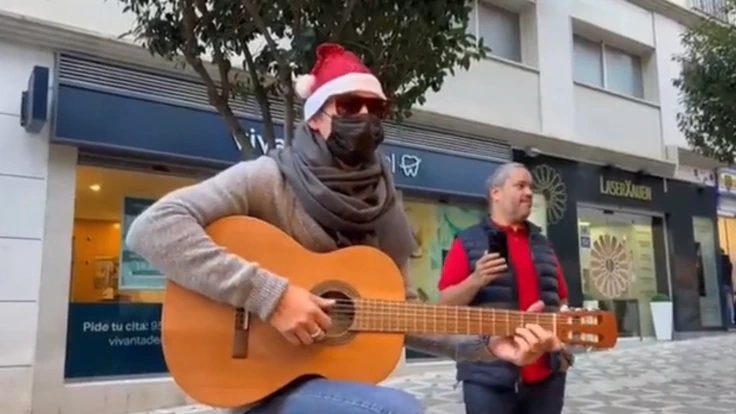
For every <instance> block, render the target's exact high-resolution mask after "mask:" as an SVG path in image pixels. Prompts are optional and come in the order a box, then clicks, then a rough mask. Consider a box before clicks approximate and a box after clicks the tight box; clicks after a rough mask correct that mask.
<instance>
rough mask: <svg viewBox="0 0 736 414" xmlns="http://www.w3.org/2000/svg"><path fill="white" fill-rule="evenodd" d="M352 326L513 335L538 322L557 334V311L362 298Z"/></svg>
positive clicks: (412, 331) (370, 329)
mask: <svg viewBox="0 0 736 414" xmlns="http://www.w3.org/2000/svg"><path fill="white" fill-rule="evenodd" d="M354 315H355V319H354V322H353V325H352V329H353V330H355V331H363V332H394V333H405V334H443V335H493V336H506V335H513V334H514V331H515V330H516V328H518V327H521V326H524V325H526V324H537V325H540V326H541V327H543V328H545V329H547V330H550V331H552V332H555V334H557V329H556V328H557V315H555V314H549V313H526V312H519V311H509V310H503V309H493V308H477V307H466V306H442V305H430V304H424V303H404V302H392V301H383V300H371V299H359V300H357V301H356V302H355V314H354Z"/></svg>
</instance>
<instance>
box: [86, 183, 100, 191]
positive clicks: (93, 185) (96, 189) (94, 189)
mask: <svg viewBox="0 0 736 414" xmlns="http://www.w3.org/2000/svg"><path fill="white" fill-rule="evenodd" d="M100 188H101V187H100V185H99V184H92V185H91V186H89V189H90V190H92V191H95V192H96V191H100Z"/></svg>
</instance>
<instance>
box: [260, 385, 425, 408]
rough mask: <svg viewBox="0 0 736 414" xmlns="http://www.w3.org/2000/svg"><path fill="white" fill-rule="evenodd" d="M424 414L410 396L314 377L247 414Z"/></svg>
mask: <svg viewBox="0 0 736 414" xmlns="http://www.w3.org/2000/svg"><path fill="white" fill-rule="evenodd" d="M331 413H335V414H337V413H340V414H423V413H424V408H423V407H422V404H421V403H420V402H419V400H417V399H416V398H414V397H412V396H411V395H410V394H408V393H406V392H404V391H400V390H397V389H393V388H386V387H379V386H376V385H367V384H361V383H357V382H347V381H332V380H327V379H324V378H313V379H309V380H306V381H300V382H298V383H296V384H294V385H291V386H287V387H286V388H285V389H283V390H281V391H279V392H277V393H276V394H274V395H272V396H271V397H269V398H268V399H267V400H266V401H263V402H262V403H260V404H258V405H257V406H256V407H255V408H252V409H250V410H249V411H248V412H247V414H331Z"/></svg>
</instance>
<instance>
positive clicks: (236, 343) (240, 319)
mask: <svg viewBox="0 0 736 414" xmlns="http://www.w3.org/2000/svg"><path fill="white" fill-rule="evenodd" d="M248 317H249V313H248V312H246V311H245V309H243V308H237V309H235V324H234V326H233V334H234V335H233V352H232V356H233V358H234V359H245V358H248Z"/></svg>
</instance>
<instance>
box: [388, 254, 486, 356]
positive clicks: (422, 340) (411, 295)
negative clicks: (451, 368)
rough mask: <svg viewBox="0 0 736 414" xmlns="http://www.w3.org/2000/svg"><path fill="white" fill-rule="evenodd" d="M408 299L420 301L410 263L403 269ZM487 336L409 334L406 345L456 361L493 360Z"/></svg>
mask: <svg viewBox="0 0 736 414" xmlns="http://www.w3.org/2000/svg"><path fill="white" fill-rule="evenodd" d="M401 273H402V275H403V276H404V286H405V287H406V299H407V301H410V302H412V301H419V299H418V298H419V297H418V295H417V293H416V290H414V287H413V286H412V282H411V279H410V277H409V266H408V263H407V264H406V265H404V266H403V267H402V269H401ZM488 339H489V338H487V337H482V336H474V335H407V337H406V346H407V347H408V348H410V349H413V350H415V351H419V352H423V353H427V354H430V355H435V356H439V357H447V358H452V359H454V360H456V361H493V360H495V359H496V357H495V356H494V355H493V354H491V352H490V351H489V350H488Z"/></svg>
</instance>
